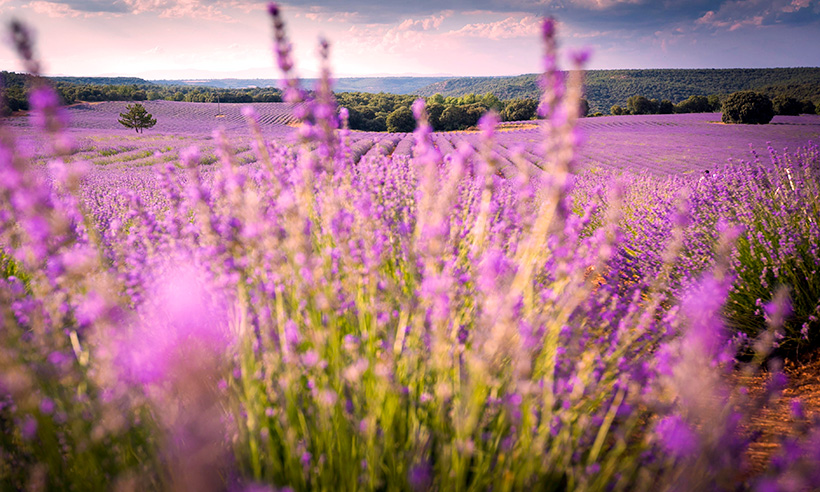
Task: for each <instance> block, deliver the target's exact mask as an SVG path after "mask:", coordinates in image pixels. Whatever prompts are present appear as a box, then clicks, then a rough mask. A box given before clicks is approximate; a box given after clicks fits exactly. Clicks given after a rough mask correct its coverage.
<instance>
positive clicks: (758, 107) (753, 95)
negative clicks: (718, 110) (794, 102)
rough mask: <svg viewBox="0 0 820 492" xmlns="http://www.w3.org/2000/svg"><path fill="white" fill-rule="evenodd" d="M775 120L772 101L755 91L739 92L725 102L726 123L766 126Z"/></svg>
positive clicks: (724, 117) (723, 118)
mask: <svg viewBox="0 0 820 492" xmlns="http://www.w3.org/2000/svg"><path fill="white" fill-rule="evenodd" d="M772 118H774V107H773V106H772V100H771V99H769V98H768V97H767V96H765V95H763V94H760V93H757V92H753V91H739V92H735V93H733V94H730V95H729V97H727V98H726V100H725V101H723V116H722V117H721V119H722V120H723V122H724V123H742V124H750V125H765V124H766V123H768V122H770V121H772Z"/></svg>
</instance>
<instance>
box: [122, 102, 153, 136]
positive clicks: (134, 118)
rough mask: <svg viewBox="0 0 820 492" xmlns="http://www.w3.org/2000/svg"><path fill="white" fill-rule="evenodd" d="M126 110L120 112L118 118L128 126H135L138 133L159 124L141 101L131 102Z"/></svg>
mask: <svg viewBox="0 0 820 492" xmlns="http://www.w3.org/2000/svg"><path fill="white" fill-rule="evenodd" d="M125 110H126V111H125V112H124V113H120V119H119V120H118V121H119V122H120V124H121V125H123V126H125V127H126V128H133V129H134V131H136V132H137V133H142V131H143V130H144V129H146V128H151V127H152V126H154V125H156V124H157V120H156V118H154V117H153V116H151V113H149V112H148V111H146V110H145V107H144V106H143V105H142V104H140V103H134V104H129V105H127V106H126V107H125Z"/></svg>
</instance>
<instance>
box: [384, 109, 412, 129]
mask: <svg viewBox="0 0 820 492" xmlns="http://www.w3.org/2000/svg"><path fill="white" fill-rule="evenodd" d="M415 128H416V119H415V118H414V117H413V112H412V111H410V108H407V107H405V106H402V107H400V108H398V109H397V110H395V111H393V112H392V113H390V115H388V116H387V131H389V132H395V133H408V132H412V131H413V130H414V129H415Z"/></svg>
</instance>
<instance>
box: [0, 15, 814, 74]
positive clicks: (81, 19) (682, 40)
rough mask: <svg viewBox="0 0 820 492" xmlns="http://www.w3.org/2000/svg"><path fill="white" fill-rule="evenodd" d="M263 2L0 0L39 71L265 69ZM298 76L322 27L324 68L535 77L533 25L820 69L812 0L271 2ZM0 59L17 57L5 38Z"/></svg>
mask: <svg viewBox="0 0 820 492" xmlns="http://www.w3.org/2000/svg"><path fill="white" fill-rule="evenodd" d="M266 5H267V3H266V2H260V1H255V0H33V1H32V0H0V21H2V23H3V26H7V25H8V23H9V21H10V20H11V19H14V18H17V19H21V20H23V21H24V22H26V23H28V25H30V26H31V27H32V29H33V31H34V32H35V35H36V42H37V53H38V55H39V57H40V58H41V60H42V61H43V66H44V71H45V72H46V74H48V75H74V76H99V75H107V76H111V75H118V76H141V77H144V78H148V79H161V78H171V79H186V78H187V79H196V78H228V77H235V78H277V77H278V76H279V73H278V72H277V70H276V69H275V63H274V60H273V58H272V55H271V47H272V41H271V30H272V28H271V22H270V18H269V16H268V14H267V8H266ZM279 5H280V9H281V11H282V14H283V16H284V19H285V22H286V29H287V31H288V34H289V37H290V39H291V41H292V43H293V46H294V54H295V56H294V58H295V60H296V67H297V73H298V74H299V75H300V76H303V77H311V76H315V75H316V73H317V67H318V60H317V59H318V57H317V48H316V47H317V45H318V40H319V39H320V37H324V38H326V39H327V40H328V41H329V42H330V45H331V66H332V70H333V73H334V75H335V76H337V77H345V76H385V75H397V76H398V75H414V76H419V75H448V76H485V75H518V74H522V73H535V72H538V71H539V70H540V67H541V61H540V57H541V53H542V46H541V44H540V42H539V25H540V22H541V19H543V17H544V16H547V15H550V16H553V17H555V18H556V19H557V21H558V26H559V31H558V38H559V43H560V45H561V46H562V47H563V48H564V52H567V53H569V52H572V51H578V50H581V49H589V50H590V51H591V53H592V56H591V58H590V62H589V64H588V68H591V69H616V68H756V67H807V66H812V67H817V66H820V0H475V1H466V0H455V1H452V0H311V1H304V2H303V1H287V2H281V3H280V4H279ZM7 38H8V35H7V34H6V35H4V36H3V37H2V39H3V40H4V42H3V45H2V48H0V69H2V70H10V71H20V70H21V69H22V67H21V66H20V64H19V62H18V61H17V59H16V56H15V55H14V53H13V52H12V50H11V49H10V46H9V43H8V42H7V41H5V40H6V39H7Z"/></svg>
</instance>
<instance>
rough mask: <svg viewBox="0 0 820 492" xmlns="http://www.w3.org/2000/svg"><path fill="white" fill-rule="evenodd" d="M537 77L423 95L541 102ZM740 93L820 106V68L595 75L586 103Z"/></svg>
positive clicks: (433, 88) (431, 88)
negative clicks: (755, 92) (491, 96)
mask: <svg viewBox="0 0 820 492" xmlns="http://www.w3.org/2000/svg"><path fill="white" fill-rule="evenodd" d="M537 77H538V76H537V74H527V75H519V76H515V77H462V78H456V79H450V80H446V81H442V82H438V83H435V84H431V85H428V86H427V87H424V88H422V89H420V90H419V91H418V93H419V95H421V96H431V95H433V94H436V93H439V94H442V95H443V96H455V97H460V96H463V95H465V94H470V93H475V94H486V93H487V92H492V93H493V94H495V95H496V96H497V97H498V98H499V99H516V98H537V97H538V94H539V93H540V90H539V88H538V82H537ZM739 90H760V91H762V92H765V93H767V94H768V95H769V96H776V95H788V96H790V97H794V98H795V99H798V100H811V101H813V102H814V103H815V104H817V103H820V68H816V67H815V68H761V69H757V68H752V69H644V70H590V71H588V72H587V74H586V90H585V93H586V96H585V97H586V98H587V100H588V101H589V105H590V111H591V112H593V113H594V112H596V111H600V112H603V113H608V112H609V109H610V108H611V107H612V106H613V105H621V106H625V105H626V100H627V99H628V98H629V97H631V96H635V95H642V96H646V97H648V98H653V99H658V100H664V99H666V100H669V101H671V102H673V103H677V102H680V101H682V100H684V99H686V98H688V97H689V96H694V95H712V94H718V95H726V94H730V93H732V92H735V91H739Z"/></svg>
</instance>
